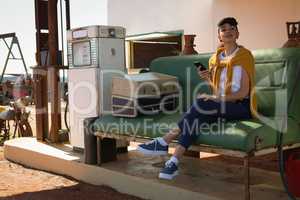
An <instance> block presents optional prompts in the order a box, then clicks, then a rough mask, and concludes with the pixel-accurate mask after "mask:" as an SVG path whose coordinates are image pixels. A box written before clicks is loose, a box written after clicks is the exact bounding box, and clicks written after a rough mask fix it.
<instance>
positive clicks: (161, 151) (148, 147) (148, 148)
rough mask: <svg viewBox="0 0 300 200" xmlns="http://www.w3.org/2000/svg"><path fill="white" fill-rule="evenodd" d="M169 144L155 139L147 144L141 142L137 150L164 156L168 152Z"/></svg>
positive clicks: (146, 153)
mask: <svg viewBox="0 0 300 200" xmlns="http://www.w3.org/2000/svg"><path fill="white" fill-rule="evenodd" d="M168 148H169V146H163V145H161V144H160V143H159V141H158V139H154V140H152V141H150V142H147V143H145V144H140V145H139V146H138V148H137V150H138V151H139V152H141V153H143V154H145V155H153V156H162V155H167V154H168Z"/></svg>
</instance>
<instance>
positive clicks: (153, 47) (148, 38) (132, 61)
mask: <svg viewBox="0 0 300 200" xmlns="http://www.w3.org/2000/svg"><path fill="white" fill-rule="evenodd" d="M126 45H127V49H128V52H127V57H128V58H129V60H128V61H127V67H129V68H148V67H149V65H150V63H151V61H152V60H154V59H155V58H158V57H163V56H177V55H179V54H180V52H181V50H182V33H180V32H174V33H173V32H170V33H168V32H153V33H148V34H141V35H133V36H129V37H127V38H126Z"/></svg>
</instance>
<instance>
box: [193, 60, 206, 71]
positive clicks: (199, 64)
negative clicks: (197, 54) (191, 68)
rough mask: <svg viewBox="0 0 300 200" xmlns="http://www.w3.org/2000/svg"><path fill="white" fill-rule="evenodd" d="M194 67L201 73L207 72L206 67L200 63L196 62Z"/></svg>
mask: <svg viewBox="0 0 300 200" xmlns="http://www.w3.org/2000/svg"><path fill="white" fill-rule="evenodd" d="M194 65H195V67H196V68H197V69H198V70H200V71H205V70H206V67H205V66H204V65H203V64H202V63H201V62H200V61H195V62H194Z"/></svg>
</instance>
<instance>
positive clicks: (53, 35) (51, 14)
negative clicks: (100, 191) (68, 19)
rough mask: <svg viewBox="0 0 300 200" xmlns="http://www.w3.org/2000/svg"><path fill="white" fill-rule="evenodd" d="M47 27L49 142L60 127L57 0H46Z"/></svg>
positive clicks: (55, 137) (56, 134)
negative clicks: (49, 107) (49, 106)
mask: <svg viewBox="0 0 300 200" xmlns="http://www.w3.org/2000/svg"><path fill="white" fill-rule="evenodd" d="M48 27H49V40H48V45H49V61H50V66H51V67H49V73H48V75H49V79H50V87H49V89H50V102H51V128H50V140H51V142H58V139H59V137H58V131H59V129H60V128H61V116H60V99H59V93H58V83H59V76H58V72H59V70H58V26H57V0H48Z"/></svg>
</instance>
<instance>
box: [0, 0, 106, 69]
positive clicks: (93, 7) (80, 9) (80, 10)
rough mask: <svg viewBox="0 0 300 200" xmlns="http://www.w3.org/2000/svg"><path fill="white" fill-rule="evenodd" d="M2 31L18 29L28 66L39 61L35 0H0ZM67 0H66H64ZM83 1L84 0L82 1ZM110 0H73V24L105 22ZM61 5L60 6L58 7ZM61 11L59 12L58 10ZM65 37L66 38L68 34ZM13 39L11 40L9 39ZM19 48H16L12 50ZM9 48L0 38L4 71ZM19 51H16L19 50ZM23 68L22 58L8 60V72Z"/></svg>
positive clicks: (0, 63) (82, 24)
mask: <svg viewBox="0 0 300 200" xmlns="http://www.w3.org/2000/svg"><path fill="white" fill-rule="evenodd" d="M0 2H1V6H0V25H1V26H0V34H5V33H10V32H15V33H16V35H17V37H18V39H19V43H20V46H21V49H22V53H23V55H24V58H25V63H26V65H27V68H28V69H29V68H30V67H32V66H35V65H36V62H35V52H36V39H35V13H34V12H35V11H34V0H0ZM63 2H64V1H63ZM83 2H84V3H83ZM106 2H107V0H85V1H82V0H70V4H71V28H75V27H80V26H87V25H95V24H99V25H100V24H106V23H107V14H106V12H107V11H106V10H107V9H106V6H107V5H106ZM58 9H59V8H58ZM59 15H60V13H59ZM65 41H66V38H65ZM7 42H9V43H10V40H7ZM15 50H17V49H14V51H13V52H18V51H15ZM7 54H8V50H7V48H6V46H5V43H4V42H3V40H2V39H1V40H0V70H1V72H2V69H3V66H4V64H5V60H6V57H7ZM16 54H17V53H16ZM17 72H24V68H23V65H22V64H21V62H20V61H9V65H8V67H7V71H6V73H17Z"/></svg>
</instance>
